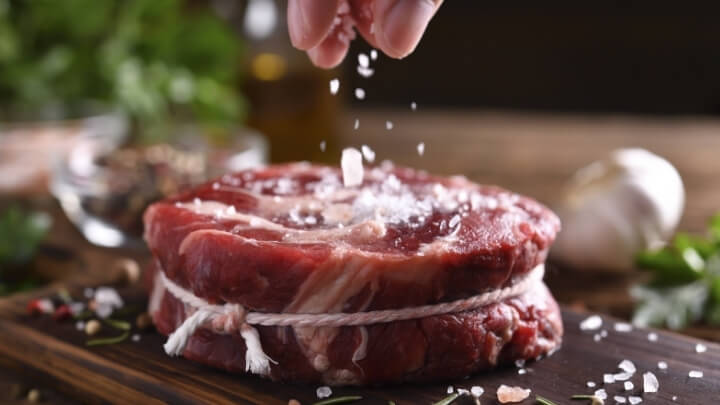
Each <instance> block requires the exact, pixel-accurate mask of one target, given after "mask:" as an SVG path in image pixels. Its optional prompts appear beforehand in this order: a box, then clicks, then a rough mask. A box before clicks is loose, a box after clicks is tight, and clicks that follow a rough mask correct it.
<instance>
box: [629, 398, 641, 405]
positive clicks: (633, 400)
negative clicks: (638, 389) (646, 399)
mask: <svg viewBox="0 0 720 405" xmlns="http://www.w3.org/2000/svg"><path fill="white" fill-rule="evenodd" d="M628 401H629V402H630V404H631V405H637V404H639V403H640V402H642V398H640V397H636V396H629V397H628Z"/></svg>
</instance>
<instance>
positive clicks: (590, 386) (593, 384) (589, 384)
mask: <svg viewBox="0 0 720 405" xmlns="http://www.w3.org/2000/svg"><path fill="white" fill-rule="evenodd" d="M585 385H587V387H588V388H595V383H594V382H593V381H588V382H586V383H585Z"/></svg>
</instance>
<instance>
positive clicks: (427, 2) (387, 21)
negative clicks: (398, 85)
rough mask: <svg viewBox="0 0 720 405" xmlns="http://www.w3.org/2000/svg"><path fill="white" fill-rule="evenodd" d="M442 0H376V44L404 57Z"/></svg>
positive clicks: (385, 50)
mask: <svg viewBox="0 0 720 405" xmlns="http://www.w3.org/2000/svg"><path fill="white" fill-rule="evenodd" d="M440 4H441V1H433V0H377V1H376V9H375V16H376V22H377V25H378V26H377V27H376V30H377V31H378V32H376V33H375V36H374V37H375V39H376V41H377V42H378V46H379V47H380V48H381V49H382V50H383V52H385V54H387V55H388V56H390V57H393V58H404V57H406V56H407V55H409V54H410V53H412V52H413V51H414V50H415V48H416V47H417V45H418V43H419V42H420V39H421V38H422V35H423V33H424V32H425V29H426V28H427V26H428V24H429V23H430V20H431V19H432V17H433V16H434V15H435V12H436V11H437V8H438V7H439V6H440Z"/></svg>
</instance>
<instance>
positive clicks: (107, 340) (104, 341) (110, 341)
mask: <svg viewBox="0 0 720 405" xmlns="http://www.w3.org/2000/svg"><path fill="white" fill-rule="evenodd" d="M128 336H130V332H128V331H125V332H123V334H122V335H120V336H115V337H111V338H102V339H93V340H88V341H87V342H85V346H104V345H114V344H116V343H120V342H122V341H123V340H125V339H127V338H128Z"/></svg>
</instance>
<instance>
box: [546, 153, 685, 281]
mask: <svg viewBox="0 0 720 405" xmlns="http://www.w3.org/2000/svg"><path fill="white" fill-rule="evenodd" d="M684 203H685V192H684V189H683V183H682V179H681V178H680V175H679V173H678V172H677V170H676V169H675V167H673V166H672V164H670V163H669V162H668V161H667V160H665V159H663V158H662V157H660V156H657V155H655V154H653V153H651V152H649V151H647V150H645V149H639V148H631V149H619V150H616V151H613V152H612V153H611V154H610V155H609V156H608V157H607V158H605V159H603V160H600V161H597V162H594V163H591V164H590V165H588V166H586V167H584V168H582V169H580V170H578V171H577V173H576V174H575V176H574V177H573V178H572V180H571V181H570V183H569V184H568V187H567V191H566V193H565V194H564V196H563V198H562V200H561V201H560V202H559V203H558V204H557V206H556V212H557V213H558V215H559V216H560V219H561V221H562V224H563V230H562V232H560V234H559V235H558V238H557V240H556V242H555V244H554V246H553V249H552V250H551V252H550V255H551V260H554V261H557V262H559V263H561V264H564V265H566V266H569V267H571V268H576V269H603V270H606V271H627V270H629V269H632V268H633V263H634V258H635V255H636V254H637V252H639V251H640V250H643V249H647V248H654V247H657V246H662V245H663V244H664V243H665V242H666V241H667V240H668V239H669V238H670V237H671V236H672V234H673V232H674V231H675V228H676V227H677V225H678V223H679V222H680V217H681V216H682V212H683V206H684Z"/></svg>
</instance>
